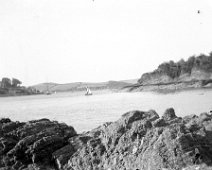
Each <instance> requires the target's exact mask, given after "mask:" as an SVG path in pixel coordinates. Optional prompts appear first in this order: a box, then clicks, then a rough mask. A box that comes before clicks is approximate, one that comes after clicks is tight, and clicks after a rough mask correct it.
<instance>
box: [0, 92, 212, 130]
mask: <svg viewBox="0 0 212 170" xmlns="http://www.w3.org/2000/svg"><path fill="white" fill-rule="evenodd" d="M169 107H173V108H174V109H175V112H176V115H177V116H186V115H189V114H197V115H198V114H200V113H202V112H209V111H210V110H212V90H193V91H183V92H177V93H168V94H158V93H153V92H135V93H125V92H124V93H112V92H110V93H103V94H101V93H98V94H97V93H95V91H94V95H92V96H85V95H84V94H83V93H82V92H79V93H71V92H67V93H58V94H52V95H35V96H16V97H1V98H0V117H9V118H10V119H12V120H13V121H28V120H33V119H40V118H49V119H51V120H56V121H59V122H64V123H66V124H68V125H71V126H73V127H74V128H75V129H76V130H77V132H82V131H88V130H91V129H93V128H95V127H98V126H99V125H101V124H103V123H105V122H110V121H115V120H117V119H119V118H120V116H121V115H122V114H124V113H125V112H128V111H131V110H142V111H148V110H150V109H154V110H155V111H156V112H157V113H158V114H159V115H162V114H163V112H164V111H165V109H167V108H169Z"/></svg>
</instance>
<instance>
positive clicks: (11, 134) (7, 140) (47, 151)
mask: <svg viewBox="0 0 212 170" xmlns="http://www.w3.org/2000/svg"><path fill="white" fill-rule="evenodd" d="M3 122H4V124H2V127H1V133H0V135H1V138H0V160H1V161H0V167H5V168H9V169H24V168H26V167H27V166H28V165H30V164H37V163H38V164H37V166H31V168H28V169H29V170H30V169H51V167H53V169H54V167H55V165H54V159H53V156H52V154H53V153H54V152H55V151H57V150H58V149H60V148H62V147H64V146H66V145H67V144H68V143H69V138H70V137H73V136H76V135H77V134H76V131H75V130H74V128H73V127H71V126H67V125H66V124H63V123H61V124H60V123H58V122H56V121H53V122H52V121H50V120H48V119H40V120H35V121H29V122H26V123H20V122H12V121H5V120H4V121H3ZM41 167H42V168H41ZM46 167H48V168H46Z"/></svg>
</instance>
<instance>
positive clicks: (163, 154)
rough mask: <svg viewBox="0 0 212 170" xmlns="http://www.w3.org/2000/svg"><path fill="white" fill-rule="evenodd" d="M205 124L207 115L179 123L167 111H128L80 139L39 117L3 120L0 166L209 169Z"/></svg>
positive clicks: (210, 116) (211, 146)
mask: <svg viewBox="0 0 212 170" xmlns="http://www.w3.org/2000/svg"><path fill="white" fill-rule="evenodd" d="M211 124H212V113H201V114H200V115H199V116H196V115H188V116H185V117H183V118H182V117H177V116H176V115H175V111H174V109H173V108H169V109H167V110H166V111H165V112H164V114H163V115H162V116H161V117H159V115H158V114H157V113H156V112H155V111H154V110H149V111H146V112H144V111H138V110H135V111H130V112H127V113H125V114H123V115H122V116H121V118H120V119H118V120H117V121H115V122H109V123H105V124H103V125H101V126H99V127H97V128H95V129H93V130H91V131H87V132H84V133H81V134H77V132H76V131H75V129H74V127H72V126H68V125H66V124H65V123H58V122H57V121H50V120H49V119H45V118H43V119H39V120H31V121H28V122H13V121H11V120H10V119H8V118H4V119H1V120H0V135H1V138H0V148H1V152H0V153H1V154H0V158H1V159H0V160H1V161H0V167H5V170H6V168H14V169H18V168H19V169H24V170H32V169H33V170H38V169H39V168H43V169H51V170H54V169H55V170H56V169H59V170H63V169H105V170H108V169H114V170H115V169H121V170H122V169H123V170H124V169H139V170H145V169H150V170H155V169H156V168H159V169H166V168H168V169H170V168H172V169H179V170H180V169H182V168H184V170H188V169H189V168H192V167H193V168H194V167H196V166H199V167H202V169H204V168H205V169H207V168H211V166H212V160H211V157H212V143H211V140H210V139H211V138H212V126H211ZM188 153H189V154H188ZM197 155H198V156H197ZM203 167H204V168H203ZM1 170H4V169H1Z"/></svg>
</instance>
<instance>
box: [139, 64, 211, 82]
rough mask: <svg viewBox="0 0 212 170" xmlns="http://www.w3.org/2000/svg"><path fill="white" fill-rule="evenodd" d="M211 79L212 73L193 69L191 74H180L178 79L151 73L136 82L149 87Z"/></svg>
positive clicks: (160, 73) (164, 74)
mask: <svg viewBox="0 0 212 170" xmlns="http://www.w3.org/2000/svg"><path fill="white" fill-rule="evenodd" d="M210 79H212V73H211V72H206V71H204V70H201V69H198V68H193V69H192V70H191V73H181V74H180V75H179V77H177V78H172V77H170V76H168V75H167V74H166V73H163V72H151V73H145V74H143V75H142V76H141V78H140V79H139V80H138V82H139V83H140V84H143V85H149V84H163V83H164V84H166V83H175V82H188V81H194V80H196V81H198V80H199V81H201V80H210Z"/></svg>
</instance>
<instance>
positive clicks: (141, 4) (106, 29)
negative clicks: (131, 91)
mask: <svg viewBox="0 0 212 170" xmlns="http://www.w3.org/2000/svg"><path fill="white" fill-rule="evenodd" d="M198 10H200V14H198V12H197V11H198ZM210 51H212V1H211V0H94V1H93V0H0V78H2V77H10V78H12V77H16V78H19V79H20V80H21V81H23V83H24V84H25V85H32V84H37V83H41V82H46V81H49V82H50V81H51V82H57V83H68V82H77V81H83V82H85V81H86V82H99V81H107V80H122V79H132V78H139V77H140V76H141V74H142V73H144V72H148V71H152V70H153V69H155V68H156V67H157V66H158V65H159V64H160V63H162V62H164V61H169V60H174V61H178V60H179V59H181V58H184V59H187V58H188V57H189V56H191V55H193V54H196V55H198V54H200V53H205V54H207V53H209V52H210Z"/></svg>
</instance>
